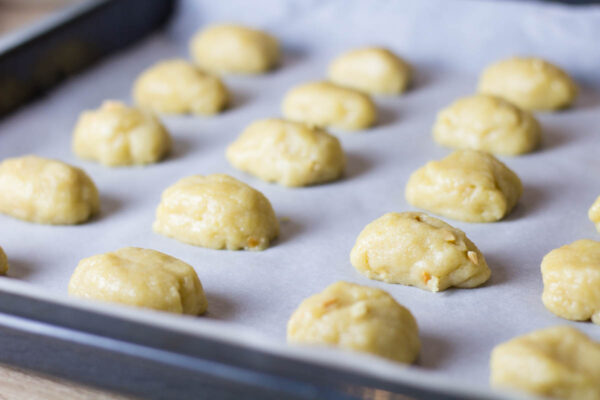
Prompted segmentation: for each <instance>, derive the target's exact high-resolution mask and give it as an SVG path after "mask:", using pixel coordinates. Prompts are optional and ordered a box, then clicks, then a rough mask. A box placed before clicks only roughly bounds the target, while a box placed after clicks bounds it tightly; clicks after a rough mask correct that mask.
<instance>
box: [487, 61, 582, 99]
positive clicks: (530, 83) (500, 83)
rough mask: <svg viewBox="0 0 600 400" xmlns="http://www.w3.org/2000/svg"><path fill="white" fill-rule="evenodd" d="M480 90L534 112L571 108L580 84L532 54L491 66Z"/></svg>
mask: <svg viewBox="0 0 600 400" xmlns="http://www.w3.org/2000/svg"><path fill="white" fill-rule="evenodd" d="M478 90H479V92H480V93H487V94H492V95H496V96H500V97H503V98H505V99H506V100H509V101H510V102H511V103H514V104H516V105H517V106H519V107H521V108H524V109H526V110H532V111H551V110H557V109H561V108H567V107H569V106H571V104H573V102H574V101H575V97H577V85H576V84H575V82H574V81H573V80H572V79H571V77H570V76H569V75H568V74H567V73H566V72H565V71H563V70H562V69H560V68H558V67H557V66H556V65H553V64H551V63H549V62H547V61H544V60H542V59H539V58H531V57H529V58H521V57H513V58H509V59H507V60H503V61H499V62H497V63H495V64H492V65H490V66H489V67H487V68H486V69H485V71H483V74H482V75H481V77H480V79H479V87H478Z"/></svg>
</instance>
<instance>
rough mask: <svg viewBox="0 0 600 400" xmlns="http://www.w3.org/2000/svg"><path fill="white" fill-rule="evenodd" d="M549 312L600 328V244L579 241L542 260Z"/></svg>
mask: <svg viewBox="0 0 600 400" xmlns="http://www.w3.org/2000/svg"><path fill="white" fill-rule="evenodd" d="M542 278H543V280H544V292H543V294H542V301H543V302H544V305H545V306H546V308H547V309H548V310H550V311H552V312H553V313H554V314H556V315H558V316H559V317H562V318H566V319H570V320H575V321H587V320H589V319H591V320H592V322H594V323H595V324H598V325H600V242H596V241H594V240H587V239H584V240H577V241H575V242H573V243H571V244H568V245H565V246H563V247H560V248H558V249H554V250H552V251H551V252H550V253H548V254H546V256H545V257H544V259H543V260H542Z"/></svg>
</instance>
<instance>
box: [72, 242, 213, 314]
mask: <svg viewBox="0 0 600 400" xmlns="http://www.w3.org/2000/svg"><path fill="white" fill-rule="evenodd" d="M69 294H70V295H71V296H76V297H81V298H85V299H93V300H100V301H108V302H113V303H121V304H127V305H130V306H135V307H144V308H152V309H154V310H161V311H168V312H172V313H178V314H190V315H198V314H202V313H204V312H205V311H206V307H207V303H206V296H205V295H204V290H203V289H202V284H201V283H200V279H198V275H196V271H194V269H193V268H192V267H191V266H190V265H188V264H186V263H184V262H183V261H181V260H179V259H177V258H175V257H171V256H169V255H166V254H164V253H161V252H159V251H156V250H148V249H140V248H137V247H126V248H123V249H120V250H117V251H115V252H111V253H105V254H99V255H95V256H92V257H88V258H84V259H83V260H81V261H80V262H79V265H77V268H76V269H75V272H73V275H72V276H71V280H70V281H69Z"/></svg>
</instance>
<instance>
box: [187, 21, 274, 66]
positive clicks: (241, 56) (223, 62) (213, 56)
mask: <svg viewBox="0 0 600 400" xmlns="http://www.w3.org/2000/svg"><path fill="white" fill-rule="evenodd" d="M190 51H191V53H192V57H193V58H194V60H195V61H196V63H197V64H198V65H199V66H201V67H202V68H205V69H207V70H209V71H214V72H225V73H227V72H230V73H239V74H260V73H262V72H265V71H267V70H269V69H271V68H273V67H275V65H277V63H278V62H279V58H280V51H279V43H278V42H277V39H275V38H274V37H273V36H271V35H269V34H268V33H266V32H263V31H259V30H256V29H251V28H248V27H245V26H239V25H228V24H224V25H213V26H210V27H208V28H206V29H204V30H202V31H200V32H198V33H197V34H196V35H195V36H194V37H193V38H192V41H191V42H190Z"/></svg>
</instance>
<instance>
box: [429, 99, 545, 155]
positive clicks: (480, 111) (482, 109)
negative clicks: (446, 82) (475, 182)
mask: <svg viewBox="0 0 600 400" xmlns="http://www.w3.org/2000/svg"><path fill="white" fill-rule="evenodd" d="M541 131H542V130H541V127H540V124H539V123H538V121H537V120H536V119H535V117H534V116H533V115H532V114H531V113H530V112H528V111H524V110H521V109H520V108H519V107H517V106H515V105H513V104H511V103H509V102H508V101H506V100H503V99H502V98H500V97H496V96H490V95H485V94H478V95H474V96H469V97H463V98H461V99H458V100H456V101H455V102H454V103H452V104H451V105H450V106H448V107H446V108H444V109H443V110H442V111H440V112H439V113H438V116H437V120H436V121H435V125H434V126H433V137H434V139H435V141H436V142H438V143H439V144H441V145H442V146H447V147H452V148H455V149H473V150H482V151H487V152H489V153H492V154H499V155H509V156H514V155H518V154H523V153H528V152H530V151H532V150H534V149H535V148H536V147H538V145H539V143H540V139H541Z"/></svg>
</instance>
